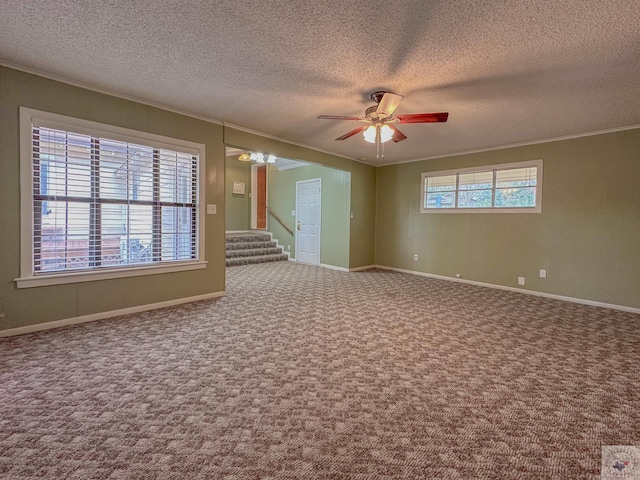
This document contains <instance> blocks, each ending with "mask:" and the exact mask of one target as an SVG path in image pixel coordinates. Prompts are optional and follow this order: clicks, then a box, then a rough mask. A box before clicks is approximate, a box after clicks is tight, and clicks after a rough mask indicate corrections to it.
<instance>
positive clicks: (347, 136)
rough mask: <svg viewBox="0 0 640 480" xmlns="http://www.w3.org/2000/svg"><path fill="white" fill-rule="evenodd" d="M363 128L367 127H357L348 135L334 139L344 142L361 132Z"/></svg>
mask: <svg viewBox="0 0 640 480" xmlns="http://www.w3.org/2000/svg"><path fill="white" fill-rule="evenodd" d="M365 128H368V125H364V126H362V127H358V128H356V129H354V130H351V131H350V132H349V133H345V134H344V135H342V136H341V137H338V138H336V140H346V139H347V138H349V137H353V136H354V135H355V134H357V133H360V132H361V131H363V130H364V129H365Z"/></svg>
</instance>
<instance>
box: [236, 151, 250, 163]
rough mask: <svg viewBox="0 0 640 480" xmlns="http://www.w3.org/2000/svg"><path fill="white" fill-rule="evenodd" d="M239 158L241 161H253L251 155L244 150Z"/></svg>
mask: <svg viewBox="0 0 640 480" xmlns="http://www.w3.org/2000/svg"><path fill="white" fill-rule="evenodd" d="M238 160H240V161H241V162H250V161H251V157H250V156H249V154H248V153H247V152H243V153H242V155H240V156H239V157H238Z"/></svg>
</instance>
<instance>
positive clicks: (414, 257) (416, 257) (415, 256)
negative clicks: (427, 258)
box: [413, 253, 418, 262]
mask: <svg viewBox="0 0 640 480" xmlns="http://www.w3.org/2000/svg"><path fill="white" fill-rule="evenodd" d="M413 261H414V262H417V261H418V254H417V253H416V254H415V255H414V256H413Z"/></svg>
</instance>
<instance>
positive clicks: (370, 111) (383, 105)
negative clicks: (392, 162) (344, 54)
mask: <svg viewBox="0 0 640 480" xmlns="http://www.w3.org/2000/svg"><path fill="white" fill-rule="evenodd" d="M403 98H404V97H403V96H402V95H396V94H395V93H391V92H385V91H377V92H373V93H372V94H371V100H373V101H374V102H376V103H377V105H373V106H371V107H369V108H367V109H366V110H365V112H364V118H359V117H345V116H341V115H319V116H318V118H321V119H326V120H355V121H358V122H362V123H364V124H365V125H362V126H360V127H358V128H355V129H353V130H351V131H350V132H348V133H345V134H344V135H342V136H341V137H338V138H336V140H346V139H347V138H349V137H353V136H354V135H356V134H357V133H360V132H362V133H363V135H364V139H365V140H366V141H367V142H369V143H375V144H376V146H377V158H380V157H381V155H382V158H384V150H383V149H384V147H383V144H384V143H385V142H388V141H389V140H393V141H394V142H396V143H397V142H401V141H402V140H405V139H406V138H407V136H406V135H405V134H404V133H402V132H401V131H400V130H399V129H398V127H396V124H400V123H433V122H446V121H447V118H448V117H449V113H448V112H440V113H411V114H407V115H396V116H395V117H394V116H393V112H395V110H396V108H398V105H400V102H401V101H402V99H403ZM381 147H382V148H381Z"/></svg>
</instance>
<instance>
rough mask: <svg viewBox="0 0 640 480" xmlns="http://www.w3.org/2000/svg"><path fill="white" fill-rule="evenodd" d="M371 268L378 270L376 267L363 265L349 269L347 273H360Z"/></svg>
mask: <svg viewBox="0 0 640 480" xmlns="http://www.w3.org/2000/svg"><path fill="white" fill-rule="evenodd" d="M372 268H378V266H377V265H365V266H363V267H353V268H350V269H349V271H350V272H362V271H364V270H371V269H372Z"/></svg>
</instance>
